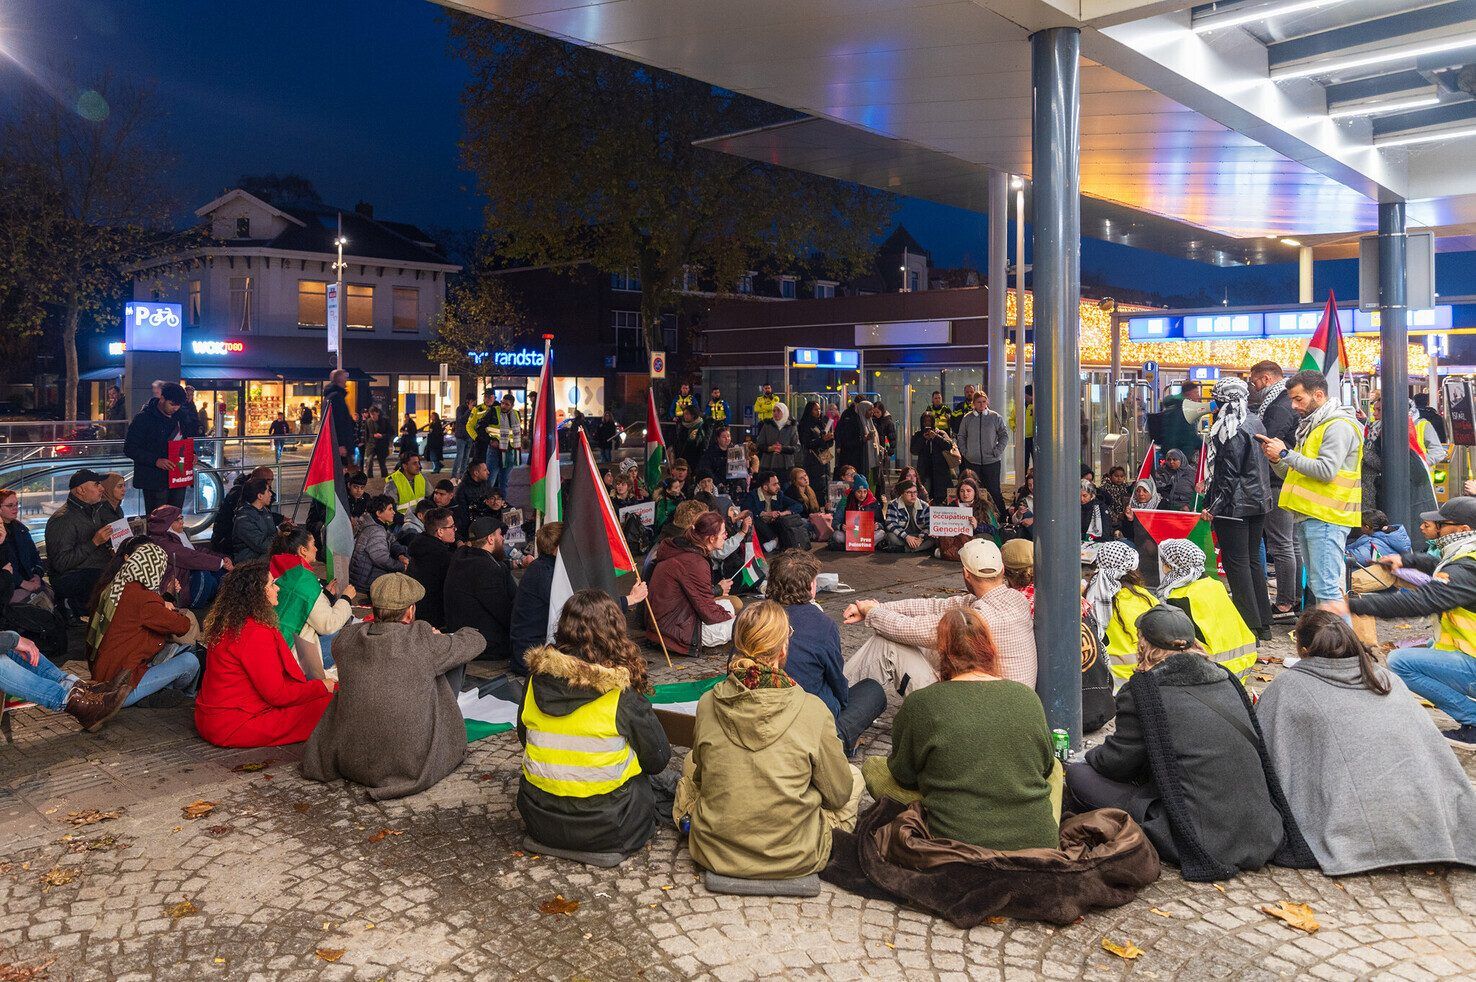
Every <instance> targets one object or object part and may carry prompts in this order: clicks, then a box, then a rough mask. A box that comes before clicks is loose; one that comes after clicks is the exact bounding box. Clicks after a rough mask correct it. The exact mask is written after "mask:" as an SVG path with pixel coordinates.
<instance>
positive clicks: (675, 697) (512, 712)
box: [458, 675, 726, 743]
mask: <svg viewBox="0 0 1476 982" xmlns="http://www.w3.org/2000/svg"><path fill="white" fill-rule="evenodd" d="M725 677H726V676H723V675H714V676H711V677H710V678H705V679H695V680H693V681H691V682H667V683H665V684H664V685H658V686H656V690H655V691H654V692H652V693H651V704H652V705H653V706H678V707H680V706H685V705H689V704H694V703H696V702H697V700H698V699H701V698H702V694H703V693H704V692H707V691H708V690H709V689H711V688H712V687H713V686H715V685H717V684H718V683H719V682H721V681H722V680H723V679H724V678H725ZM458 703H459V704H460V706H461V711H462V713H463V714H466V713H473V714H474V716H467V717H466V718H465V723H466V742H467V743H475V742H477V741H478V740H485V739H486V738H487V737H490V736H496V735H497V734H499V733H507V732H509V731H511V730H512V729H514V728H515V726H516V723H506V722H492V721H489V720H499V719H513V720H516V719H517V717H518V707H517V706H516V705H514V704H513V703H511V702H509V701H507V700H506V699H498V698H497V697H495V696H491V695H487V696H482V697H480V698H478V697H477V695H476V693H475V692H463V693H462V694H461V698H460V699H459V700H458ZM476 716H482V717H487V719H477V718H475V717H476Z"/></svg>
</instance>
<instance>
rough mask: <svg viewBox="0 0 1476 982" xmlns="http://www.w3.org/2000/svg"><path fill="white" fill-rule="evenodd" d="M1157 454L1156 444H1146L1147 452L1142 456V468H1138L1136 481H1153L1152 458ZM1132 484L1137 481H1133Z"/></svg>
mask: <svg viewBox="0 0 1476 982" xmlns="http://www.w3.org/2000/svg"><path fill="white" fill-rule="evenodd" d="M1157 453H1158V446H1157V445H1156V444H1154V443H1151V442H1150V443H1149V444H1148V452H1147V453H1146V454H1144V455H1143V466H1142V467H1139V468H1138V480H1139V481H1151V480H1153V464H1154V460H1153V458H1154V456H1155V455H1156V454H1157ZM1133 483H1135V484H1136V483H1137V481H1134V482H1133Z"/></svg>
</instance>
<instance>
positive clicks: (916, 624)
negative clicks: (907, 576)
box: [842, 539, 1036, 696]
mask: <svg viewBox="0 0 1476 982" xmlns="http://www.w3.org/2000/svg"><path fill="white" fill-rule="evenodd" d="M958 558H959V562H960V563H962V565H963V582H964V589H965V591H966V592H964V593H962V594H960V595H958V596H954V597H926V598H925V597H919V598H916V599H913V600H894V601H892V602H891V603H881V602H880V601H877V600H858V601H856V602H855V603H853V604H851V605H850V606H849V607H847V608H846V609H845V612H844V613H843V615H842V618H843V620H844V621H845V622H846V623H847V624H860V623H863V622H864V623H865V624H866V626H867V627H869V628H871V630H872V637H871V638H870V640H868V641H867V642H866V643H865V644H863V645H862V646H861V647H860V648H858V649H857V650H856V651H855V653H853V654H852V655H851V657H850V658H849V659H847V661H846V681H847V682H849V683H851V684H852V685H855V684H856V683H857V682H859V681H861V680H862V679H875V680H876V681H878V682H880V683H881V684H882V685H883V686H884V687H886V688H889V689H891V690H892V691H894V692H896V693H897V695H899V696H906V695H907V693H909V692H911V691H912V690H913V689H921V688H925V687H926V686H929V685H932V684H933V683H934V682H936V681H938V651H937V643H938V622H939V621H940V620H942V618H943V615H944V614H946V613H948V612H949V611H950V610H952V609H954V608H955V607H972V608H973V609H975V610H977V611H978V612H979V616H981V617H983V618H984V623H985V624H987V625H988V626H989V631H990V633H991V635H992V636H993V637H994V645H995V649H996V651H998V653H999V667H1000V674H1002V675H1003V676H1004V677H1005V678H1007V679H1013V680H1014V681H1016V682H1019V683H1021V684H1023V685H1027V686H1029V687H1031V688H1034V687H1035V668H1036V666H1035V622H1034V618H1032V617H1031V615H1030V601H1029V600H1026V599H1025V597H1024V595H1023V594H1021V593H1020V592H1019V591H1018V590H1011V589H1010V588H1009V587H1007V586H1005V581H1004V557H1003V556H1001V555H1000V552H999V546H997V545H995V544H994V543H993V542H990V541H989V540H988V539H974V540H973V541H971V542H968V543H966V544H965V545H964V547H963V549H962V550H960V551H959V556H958Z"/></svg>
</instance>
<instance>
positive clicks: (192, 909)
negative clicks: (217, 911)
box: [164, 900, 200, 921]
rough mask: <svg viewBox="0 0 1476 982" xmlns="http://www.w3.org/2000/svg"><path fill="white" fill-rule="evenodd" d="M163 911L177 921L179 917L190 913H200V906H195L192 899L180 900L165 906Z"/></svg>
mask: <svg viewBox="0 0 1476 982" xmlns="http://www.w3.org/2000/svg"><path fill="white" fill-rule="evenodd" d="M164 912H165V913H166V914H168V915H169V916H170V917H171V918H173V919H174V920H176V921H177V920H179V919H180V918H181V917H189V916H190V915H191V914H198V913H200V908H198V907H196V906H195V904H194V902H193V901H190V900H181V901H180V902H179V903H177V904H170V905H169V906H168V907H165V908H164Z"/></svg>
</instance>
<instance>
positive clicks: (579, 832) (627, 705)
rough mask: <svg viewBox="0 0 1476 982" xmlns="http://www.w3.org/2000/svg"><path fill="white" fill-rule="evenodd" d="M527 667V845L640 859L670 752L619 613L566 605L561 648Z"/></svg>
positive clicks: (522, 736)
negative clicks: (654, 786) (654, 784)
mask: <svg viewBox="0 0 1476 982" xmlns="http://www.w3.org/2000/svg"><path fill="white" fill-rule="evenodd" d="M524 658H525V660H526V661H527V663H528V671H529V673H530V678H529V680H528V689H527V693H526V694H525V695H524V697H523V707H522V710H521V711H520V712H519V713H518V739H519V740H521V741H522V742H523V776H522V780H521V781H520V782H519V785H518V813H519V814H521V815H522V816H523V822H524V824H525V825H527V827H528V835H530V836H531V837H532V838H533V839H535V840H537V841H538V842H540V843H542V844H543V845H545V846H549V847H551V848H554V849H572V850H577V851H580V852H618V853H632V852H635V851H636V850H637V849H639V848H641V847H642V846H644V845H645V844H646V843H647V842H648V841H650V839H651V836H652V835H654V834H655V832H656V802H655V798H654V796H653V795H652V792H651V775H653V774H659V773H661V772H662V771H663V770H665V769H666V765H667V762H668V761H670V760H671V745H670V744H669V743H668V742H667V740H666V732H665V731H664V730H663V729H662V728H661V723H660V722H659V721H658V720H657V719H656V712H655V710H654V709H652V708H651V702H650V700H649V699H647V698H646V695H645V694H646V693H647V692H648V691H650V684H649V682H648V681H647V679H646V660H645V658H644V657H643V656H642V655H641V653H640V651H639V650H637V648H636V646H635V644H634V643H633V642H632V641H631V640H630V638H629V637H627V635H626V632H625V615H624V614H623V613H622V612H621V610H620V605H619V604H617V603H616V602H615V601H614V600H612V599H611V598H610V597H609V595H608V594H605V593H602V592H601V591H599V590H580V591H579V592H578V593H576V594H574V595H573V596H572V597H570V598H569V599H568V600H567V601H566V602H565V603H564V608H563V611H562V612H561V613H560V614H559V626H558V628H557V630H555V632H554V643H553V644H552V645H545V646H542V647H538V648H533V649H531V650H529V651H528V653H527V654H526V655H525V656H524Z"/></svg>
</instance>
